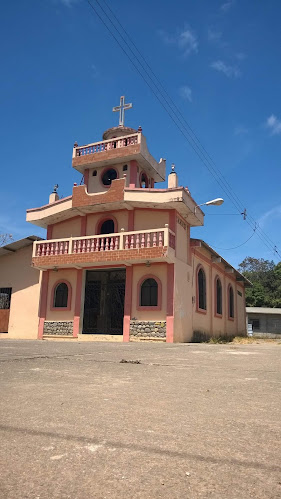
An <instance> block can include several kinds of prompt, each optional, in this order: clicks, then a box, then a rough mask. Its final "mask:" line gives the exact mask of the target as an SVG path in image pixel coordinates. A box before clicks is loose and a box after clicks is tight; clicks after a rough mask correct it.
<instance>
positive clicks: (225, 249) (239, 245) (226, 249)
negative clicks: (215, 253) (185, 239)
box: [210, 231, 256, 251]
mask: <svg viewBox="0 0 281 499" xmlns="http://www.w3.org/2000/svg"><path fill="white" fill-rule="evenodd" d="M255 233H256V232H255V231H253V234H251V235H250V237H249V238H248V239H246V241H244V243H241V244H238V246H234V247H233V248H219V247H218V246H213V244H210V246H211V247H212V248H215V249H219V250H223V251H228V250H234V249H237V248H241V246H244V244H246V243H247V242H248V241H250V239H252V237H253V236H254V235H255Z"/></svg>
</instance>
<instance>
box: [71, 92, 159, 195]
mask: <svg viewBox="0 0 281 499" xmlns="http://www.w3.org/2000/svg"><path fill="white" fill-rule="evenodd" d="M132 107H133V105H132V103H129V104H126V103H125V96H121V97H120V105H119V106H115V107H113V109H112V111H113V112H119V125H118V126H115V127H112V128H109V129H107V130H106V131H105V132H104V133H103V137H102V138H103V140H102V141H101V142H94V143H92V144H88V145H86V146H78V144H77V143H75V144H74V148H73V155H72V166H73V168H75V169H76V170H78V171H79V172H81V173H82V174H83V175H84V182H85V184H86V186H87V191H88V193H89V194H91V193H98V192H106V191H107V190H108V189H109V188H110V186H111V184H112V182H113V181H114V180H116V179H118V178H122V177H126V187H130V188H134V189H139V188H145V189H153V188H154V184H155V182H163V181H164V180H165V167H166V161H165V160H163V159H162V158H161V159H160V161H159V163H157V161H156V160H155V159H154V158H153V157H152V156H151V154H150V153H149V151H148V149H147V145H146V139H145V137H144V136H143V134H142V128H141V127H139V128H138V129H137V130H136V129H134V128H131V127H127V126H125V111H126V110H128V109H131V108H132Z"/></svg>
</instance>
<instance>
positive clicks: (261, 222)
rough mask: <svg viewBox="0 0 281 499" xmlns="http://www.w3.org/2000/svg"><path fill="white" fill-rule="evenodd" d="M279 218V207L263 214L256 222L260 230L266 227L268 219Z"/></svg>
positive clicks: (280, 208) (280, 209)
mask: <svg viewBox="0 0 281 499" xmlns="http://www.w3.org/2000/svg"><path fill="white" fill-rule="evenodd" d="M276 218H281V205H279V206H275V208H272V209H271V210H268V211H267V212H265V213H264V214H263V215H262V216H261V217H260V218H259V220H258V225H259V226H260V227H261V228H262V227H264V226H265V225H266V223H267V221H269V219H271V220H272V219H276Z"/></svg>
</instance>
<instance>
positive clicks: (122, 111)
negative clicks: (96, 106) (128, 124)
mask: <svg viewBox="0 0 281 499" xmlns="http://www.w3.org/2000/svg"><path fill="white" fill-rule="evenodd" d="M132 107H133V104H132V103H131V104H125V95H122V96H121V97H120V105H119V106H115V107H114V108H113V109H112V111H113V112H115V111H119V126H124V121H125V111H126V109H131V108H132Z"/></svg>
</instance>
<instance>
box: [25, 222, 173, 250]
mask: <svg viewBox="0 0 281 499" xmlns="http://www.w3.org/2000/svg"><path fill="white" fill-rule="evenodd" d="M168 246H170V247H171V248H173V249H174V248H175V234H174V232H172V231H171V230H170V229H169V227H164V228H161V229H154V230H142V231H132V232H125V231H122V230H121V232H118V233H113V234H106V235H98V236H82V237H69V238H64V239H49V240H47V241H35V242H34V245H33V257H41V256H52V255H73V254H78V253H96V252H106V251H118V250H125V251H126V250H130V249H142V248H155V247H158V248H161V247H168Z"/></svg>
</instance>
